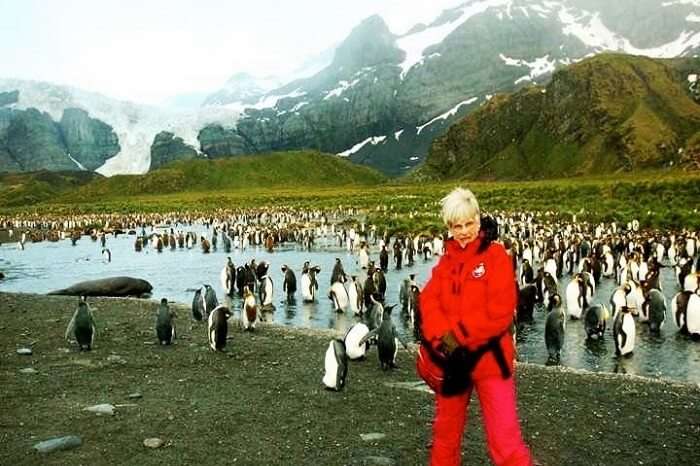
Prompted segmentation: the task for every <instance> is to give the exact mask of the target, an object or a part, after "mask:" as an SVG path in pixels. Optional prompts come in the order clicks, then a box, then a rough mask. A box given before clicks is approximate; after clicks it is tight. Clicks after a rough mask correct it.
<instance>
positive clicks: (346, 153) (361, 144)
mask: <svg viewBox="0 0 700 466" xmlns="http://www.w3.org/2000/svg"><path fill="white" fill-rule="evenodd" d="M384 141H386V136H370V137H368V138H367V139H365V140H364V141H362V142H358V143H357V144H355V145H354V146H352V147H351V148H350V149H348V150H344V151H343V152H340V153H338V154H336V155H339V156H341V157H349V156H351V155H352V154H354V153H355V152H357V151H359V150H360V149H362V148H363V147H364V146H366V145H367V144H372V145H373V146H376V145H377V144H380V143H383V142H384Z"/></svg>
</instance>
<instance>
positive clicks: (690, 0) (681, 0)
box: [661, 0, 700, 7]
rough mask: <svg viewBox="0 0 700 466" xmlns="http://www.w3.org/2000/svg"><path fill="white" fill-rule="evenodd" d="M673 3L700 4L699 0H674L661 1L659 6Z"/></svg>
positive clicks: (672, 4)
mask: <svg viewBox="0 0 700 466" xmlns="http://www.w3.org/2000/svg"><path fill="white" fill-rule="evenodd" d="M674 5H694V6H700V0H676V1H674V2H663V3H662V4H661V6H664V7H666V6H674Z"/></svg>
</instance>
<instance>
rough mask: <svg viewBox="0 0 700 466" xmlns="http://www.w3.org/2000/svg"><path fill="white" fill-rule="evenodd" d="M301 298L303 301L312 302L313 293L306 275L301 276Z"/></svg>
mask: <svg viewBox="0 0 700 466" xmlns="http://www.w3.org/2000/svg"><path fill="white" fill-rule="evenodd" d="M301 296H302V297H303V298H304V300H305V301H313V299H314V293H313V290H312V289H311V279H310V278H309V274H307V273H305V274H302V276H301Z"/></svg>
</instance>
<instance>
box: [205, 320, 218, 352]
mask: <svg viewBox="0 0 700 466" xmlns="http://www.w3.org/2000/svg"><path fill="white" fill-rule="evenodd" d="M207 329H208V335H209V346H210V347H211V349H213V350H214V351H216V328H215V327H214V313H213V312H212V313H211V314H209V318H208V319H207Z"/></svg>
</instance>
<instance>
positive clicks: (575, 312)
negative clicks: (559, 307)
mask: <svg viewBox="0 0 700 466" xmlns="http://www.w3.org/2000/svg"><path fill="white" fill-rule="evenodd" d="M580 296H581V292H580V290H579V286H578V281H576V280H574V281H572V282H571V283H569V284H568V285H567V286H566V311H567V313H568V314H569V315H570V316H571V317H573V318H574V319H580V318H581V313H582V312H583V309H581V304H580V302H579V298H580Z"/></svg>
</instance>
